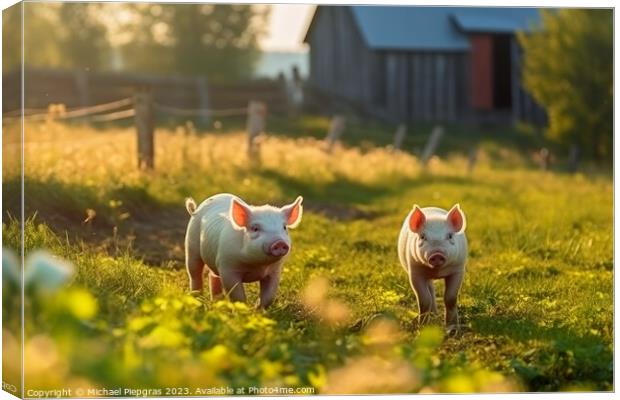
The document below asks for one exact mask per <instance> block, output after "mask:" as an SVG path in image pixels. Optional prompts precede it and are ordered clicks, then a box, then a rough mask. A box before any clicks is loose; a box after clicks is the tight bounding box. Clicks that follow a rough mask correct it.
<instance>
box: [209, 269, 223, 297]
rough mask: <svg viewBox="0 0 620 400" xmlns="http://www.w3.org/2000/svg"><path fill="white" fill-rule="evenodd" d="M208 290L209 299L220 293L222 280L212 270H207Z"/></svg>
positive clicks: (218, 295)
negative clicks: (209, 293)
mask: <svg viewBox="0 0 620 400" xmlns="http://www.w3.org/2000/svg"><path fill="white" fill-rule="evenodd" d="M209 290H210V292H211V300H215V299H217V298H218V297H220V296H221V295H222V280H221V279H220V277H219V276H217V275H215V274H214V273H213V272H209Z"/></svg>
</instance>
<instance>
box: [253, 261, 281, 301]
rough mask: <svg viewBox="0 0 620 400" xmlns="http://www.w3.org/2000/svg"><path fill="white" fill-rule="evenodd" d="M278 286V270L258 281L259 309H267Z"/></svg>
mask: <svg viewBox="0 0 620 400" xmlns="http://www.w3.org/2000/svg"><path fill="white" fill-rule="evenodd" d="M279 285H280V270H279V269H278V270H277V271H274V272H273V273H271V274H269V275H267V276H266V277H264V278H263V279H261V280H260V295H259V297H260V302H259V304H258V307H259V308H267V307H269V306H270V305H271V303H273V299H274V298H275V296H276V292H277V290H278V286H279Z"/></svg>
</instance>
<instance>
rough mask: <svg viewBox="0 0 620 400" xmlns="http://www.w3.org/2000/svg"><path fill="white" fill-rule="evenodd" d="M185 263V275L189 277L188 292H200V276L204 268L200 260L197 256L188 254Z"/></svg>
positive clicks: (201, 284)
mask: <svg viewBox="0 0 620 400" xmlns="http://www.w3.org/2000/svg"><path fill="white" fill-rule="evenodd" d="M185 263H186V267H187V275H189V287H190V290H192V291H194V290H200V291H202V286H203V283H202V274H203V271H204V268H205V264H204V262H203V261H202V258H200V256H198V255H194V254H188V255H187V257H186V261H185Z"/></svg>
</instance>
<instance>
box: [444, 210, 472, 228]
mask: <svg viewBox="0 0 620 400" xmlns="http://www.w3.org/2000/svg"><path fill="white" fill-rule="evenodd" d="M446 219H447V221H448V224H449V225H450V226H451V227H452V229H453V230H454V232H456V233H461V232H463V231H465V226H466V225H467V223H466V221H465V214H463V211H462V210H461V206H460V205H458V204H455V205H454V207H452V208H451V209H450V211H448V216H447V218H446Z"/></svg>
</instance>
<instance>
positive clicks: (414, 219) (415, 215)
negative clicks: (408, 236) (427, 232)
mask: <svg viewBox="0 0 620 400" xmlns="http://www.w3.org/2000/svg"><path fill="white" fill-rule="evenodd" d="M425 222H426V216H425V215H424V213H423V212H422V210H421V209H420V207H418V205H417V204H416V205H414V206H413V211H412V212H411V214H410V215H409V229H410V230H411V232H415V233H419V232H421V231H422V228H424V223H425Z"/></svg>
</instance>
